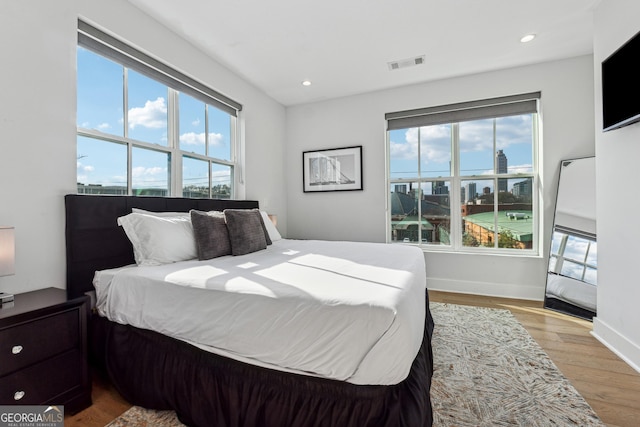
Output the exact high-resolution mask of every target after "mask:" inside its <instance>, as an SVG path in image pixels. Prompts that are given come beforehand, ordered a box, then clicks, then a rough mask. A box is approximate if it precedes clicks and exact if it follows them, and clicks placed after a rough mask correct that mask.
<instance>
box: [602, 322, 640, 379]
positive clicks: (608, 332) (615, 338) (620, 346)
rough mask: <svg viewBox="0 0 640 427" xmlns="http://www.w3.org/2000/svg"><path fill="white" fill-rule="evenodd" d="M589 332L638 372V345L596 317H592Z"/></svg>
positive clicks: (639, 360)
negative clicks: (591, 329) (590, 330)
mask: <svg viewBox="0 0 640 427" xmlns="http://www.w3.org/2000/svg"><path fill="white" fill-rule="evenodd" d="M591 334H592V335H593V336H594V337H596V339H597V340H598V341H600V342H601V343H602V344H604V345H605V346H606V347H607V348H608V349H609V350H611V351H612V352H614V353H615V354H616V355H617V356H618V357H619V358H621V359H622V360H624V361H625V362H626V363H627V364H628V365H629V366H631V367H632V368H633V369H635V370H636V371H638V372H640V346H638V345H637V344H634V343H633V342H631V341H629V339H627V338H626V337H625V336H624V335H621V334H620V333H619V332H618V331H616V330H615V329H613V328H612V327H611V326H609V325H608V324H606V323H605V322H603V321H602V320H600V319H599V318H598V317H594V318H593V331H592V332H591Z"/></svg>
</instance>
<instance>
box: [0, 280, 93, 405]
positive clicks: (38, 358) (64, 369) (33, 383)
mask: <svg viewBox="0 0 640 427" xmlns="http://www.w3.org/2000/svg"><path fill="white" fill-rule="evenodd" d="M88 314H89V297H87V296H83V297H80V298H76V299H73V300H67V294H66V291H64V290H62V289H56V288H47V289H40V290H37V291H33V292H26V293H23V294H16V295H15V300H14V302H13V306H9V307H5V308H1V309H0V405H64V409H65V413H74V412H77V411H79V410H81V409H84V408H86V407H87V406H89V405H91V378H90V375H89V364H88V361H87V321H88Z"/></svg>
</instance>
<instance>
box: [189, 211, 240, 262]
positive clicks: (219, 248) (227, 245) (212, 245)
mask: <svg viewBox="0 0 640 427" xmlns="http://www.w3.org/2000/svg"><path fill="white" fill-rule="evenodd" d="M189 213H190V214H191V225H193V235H194V237H195V240H196V249H197V251H198V259H199V260H205V259H211V258H217V257H220V256H223V255H230V254H231V242H230V241H229V231H228V230H227V223H226V222H225V218H224V215H223V214H222V212H220V213H217V214H216V213H208V212H201V211H196V210H191V211H190V212H189Z"/></svg>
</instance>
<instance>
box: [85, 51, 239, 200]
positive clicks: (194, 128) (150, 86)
mask: <svg viewBox="0 0 640 427" xmlns="http://www.w3.org/2000/svg"><path fill="white" fill-rule="evenodd" d="M77 69H78V76H77V79H78V80H77V81H78V99H77V102H78V106H77V125H78V127H80V128H86V129H93V130H97V131H100V132H103V133H105V134H108V135H114V136H118V137H124V135H125V123H124V111H125V106H124V102H123V99H124V95H123V87H124V86H123V74H124V73H123V67H122V66H121V65H118V64H116V63H114V62H112V61H110V60H108V59H105V58H103V57H101V56H99V55H97V54H95V53H93V52H90V51H88V50H86V49H84V48H81V47H78V50H77ZM127 79H128V88H129V91H128V105H127V106H126V111H127V117H128V123H127V124H126V131H127V136H128V137H129V138H132V139H135V140H138V141H143V142H147V143H151V144H155V145H158V146H160V147H167V144H168V124H167V123H168V120H167V117H168V111H169V107H168V104H169V91H168V88H167V87H166V86H165V85H162V84H160V83H158V82H155V81H154V80H152V79H150V78H147V77H146V76H144V75H142V74H140V73H137V72H135V71H132V70H128V73H127ZM178 109H179V123H178V128H179V129H178V135H179V141H180V148H181V149H182V150H184V151H187V152H192V153H196V154H201V155H204V154H205V140H206V139H207V134H208V140H209V156H211V157H215V158H218V159H222V160H231V144H230V141H231V122H232V121H231V116H230V115H229V114H228V113H226V112H223V111H221V110H218V109H216V108H214V107H212V106H206V105H205V103H204V102H202V101H200V100H197V99H195V98H193V97H191V96H189V95H187V94H184V93H180V94H179V96H178ZM207 109H208V129H207V120H206V113H205V111H206V110H207ZM77 155H78V159H77V169H78V171H77V173H78V182H81V183H84V184H102V185H118V186H126V183H127V182H126V180H127V149H126V146H125V145H122V144H118V143H113V142H106V141H103V140H96V139H92V138H87V137H83V136H78V153H77ZM131 157H132V181H133V187H134V188H140V187H145V188H149V187H153V188H169V181H168V176H169V168H170V163H169V156H168V154H167V153H163V152H159V151H155V150H150V149H146V148H140V147H134V148H133V150H132V156H131ZM229 177H230V169H229V167H226V166H218V167H214V171H213V181H214V182H213V185H215V184H216V182H221V183H225V182H226V183H228V181H229ZM183 185H184V186H187V185H205V186H206V185H208V163H207V162H205V161H202V160H200V159H196V158H185V160H184V162H183Z"/></svg>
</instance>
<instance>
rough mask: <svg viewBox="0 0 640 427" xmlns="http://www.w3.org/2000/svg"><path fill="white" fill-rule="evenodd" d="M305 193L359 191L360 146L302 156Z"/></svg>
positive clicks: (360, 178) (360, 188) (303, 154)
mask: <svg viewBox="0 0 640 427" xmlns="http://www.w3.org/2000/svg"><path fill="white" fill-rule="evenodd" d="M302 183H303V190H304V192H305V193H309V192H315V191H345V190H362V146H361V145H359V146H357V147H345V148H333V149H329V150H316V151H305V152H303V153H302Z"/></svg>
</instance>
